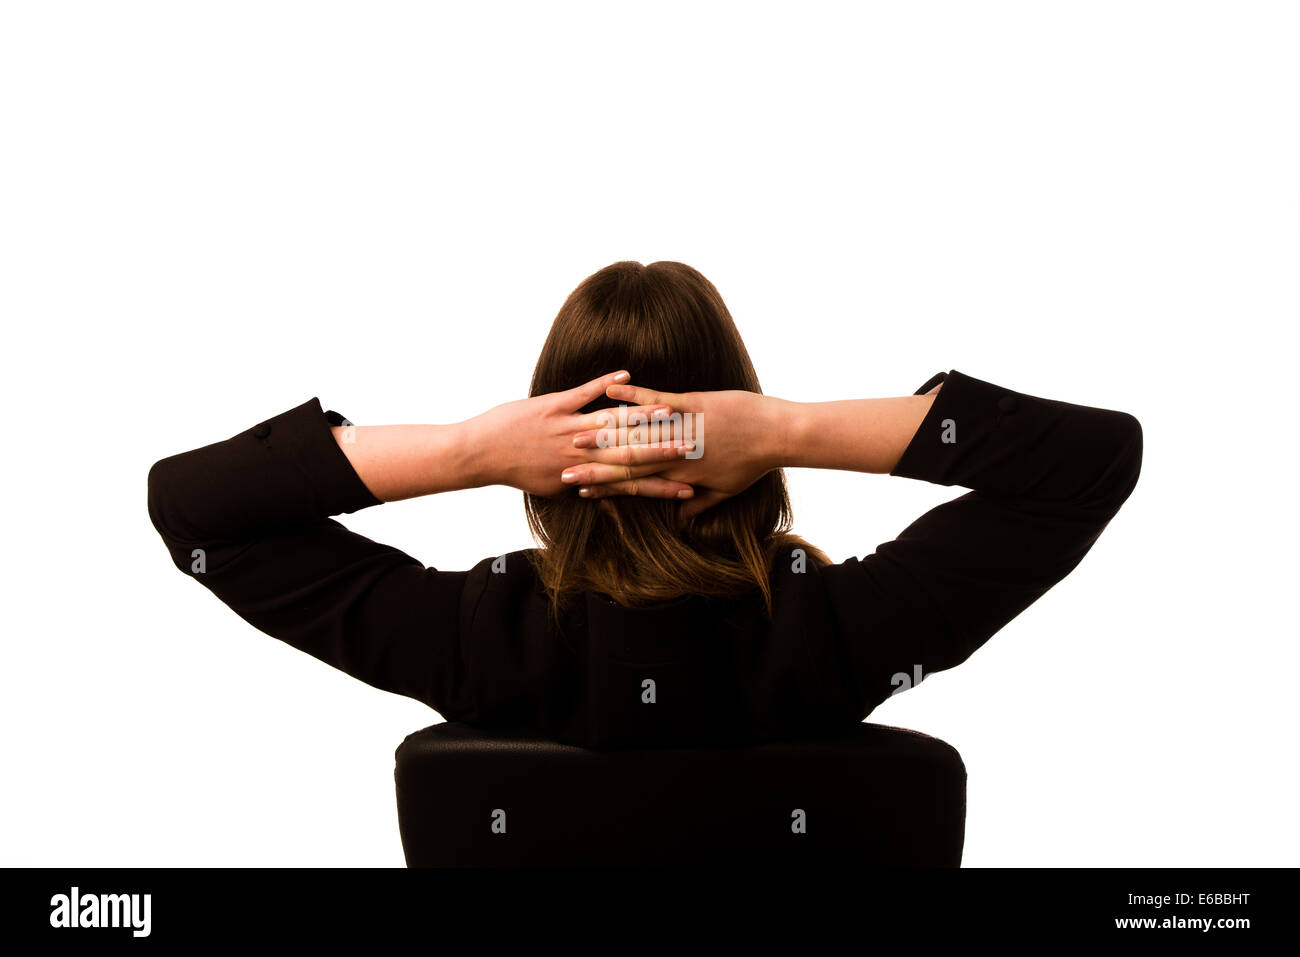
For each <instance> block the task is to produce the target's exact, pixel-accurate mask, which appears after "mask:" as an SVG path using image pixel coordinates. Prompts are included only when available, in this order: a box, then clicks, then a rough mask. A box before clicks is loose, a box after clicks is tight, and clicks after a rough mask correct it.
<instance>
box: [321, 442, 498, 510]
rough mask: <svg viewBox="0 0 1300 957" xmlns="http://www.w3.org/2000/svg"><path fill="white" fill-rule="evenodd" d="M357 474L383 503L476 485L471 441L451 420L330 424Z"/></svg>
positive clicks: (477, 478)
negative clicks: (401, 423)
mask: <svg viewBox="0 0 1300 957" xmlns="http://www.w3.org/2000/svg"><path fill="white" fill-rule="evenodd" d="M330 431H331V432H332V433H333V435H334V441H335V442H337V443H338V446H339V448H340V449H341V450H342V451H343V454H344V455H346V456H347V459H348V462H349V463H351V465H352V468H353V469H354V470H355V471H356V473H357V477H358V478H360V479H361V481H362V482H363V483H364V484H365V486H366V488H367V489H369V490H370V493H371V494H372V495H374V496H375V498H377V499H379V500H380V501H383V502H395V501H398V500H400V499H406V498H416V497H418V496H421V495H433V494H436V493H438V492H453V491H456V490H458V489H465V488H477V487H478V486H480V485H486V484H489V483H488V482H487V481H485V480H483V479H482V478H481V476H480V474H479V466H478V456H477V455H476V454H475V444H474V443H473V442H472V441H471V439H470V437H469V435H468V429H467V426H466V424H465V423H457V424H455V425H370V426H358V425H353V426H331V427H330Z"/></svg>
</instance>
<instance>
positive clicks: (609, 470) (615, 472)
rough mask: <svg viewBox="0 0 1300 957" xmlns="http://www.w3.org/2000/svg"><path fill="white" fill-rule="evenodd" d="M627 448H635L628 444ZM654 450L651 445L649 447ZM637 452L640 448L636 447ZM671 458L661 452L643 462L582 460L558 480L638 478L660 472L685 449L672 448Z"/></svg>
mask: <svg viewBox="0 0 1300 957" xmlns="http://www.w3.org/2000/svg"><path fill="white" fill-rule="evenodd" d="M627 448H628V449H633V448H636V447H634V446H628V447H627ZM650 448H651V449H652V450H654V451H658V450H657V449H654V447H653V446H651V447H650ZM636 451H637V452H641V451H642V449H639V448H637V449H636ZM671 451H672V452H673V453H674V454H673V456H672V458H665V457H664V456H663V455H662V454H659V455H657V456H656V457H654V458H653V459H652V460H651V461H649V462H646V463H644V464H637V465H634V464H632V463H630V462H623V463H614V462H584V463H583V464H582V465H573V466H570V467H569V468H567V469H565V470H564V473H563V474H562V475H561V476H560V481H562V482H564V483H565V484H566V485H599V484H602V483H604V482H622V481H626V480H627V479H635V478H640V477H641V476H643V475H654V474H655V473H656V472H662V471H663V470H664V468H665V467H666V466H667V464H668V463H671V462H673V461H676V460H678V459H680V458H682V456H683V455H684V454H685V452H686V450H685V449H673V450H671Z"/></svg>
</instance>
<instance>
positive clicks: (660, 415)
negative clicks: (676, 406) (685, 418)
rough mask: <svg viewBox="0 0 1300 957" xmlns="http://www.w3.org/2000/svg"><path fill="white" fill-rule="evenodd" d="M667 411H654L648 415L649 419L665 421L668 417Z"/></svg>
mask: <svg viewBox="0 0 1300 957" xmlns="http://www.w3.org/2000/svg"><path fill="white" fill-rule="evenodd" d="M669 411H670V410H668V409H655V410H653V411H652V412H651V413H650V418H651V419H666V418H668V415H669Z"/></svg>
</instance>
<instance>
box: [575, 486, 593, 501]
mask: <svg viewBox="0 0 1300 957" xmlns="http://www.w3.org/2000/svg"><path fill="white" fill-rule="evenodd" d="M578 494H579V495H581V496H582V497H583V498H587V497H588V496H589V495H591V489H589V488H585V487H584V488H580V489H578Z"/></svg>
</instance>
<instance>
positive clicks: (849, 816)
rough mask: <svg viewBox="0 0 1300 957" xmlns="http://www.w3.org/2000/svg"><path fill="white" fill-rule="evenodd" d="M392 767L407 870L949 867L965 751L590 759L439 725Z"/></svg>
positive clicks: (760, 749) (788, 749) (828, 748)
mask: <svg viewBox="0 0 1300 957" xmlns="http://www.w3.org/2000/svg"><path fill="white" fill-rule="evenodd" d="M396 759H397V766H396V769H395V771H394V777H395V779H396V783H397V814H398V824H399V827H400V829H401V836H402V847H403V849H404V851H405V852H406V863H407V865H408V866H410V867H534V866H537V867H574V866H613V867H636V866H666V867H678V866H682V865H686V864H702V863H703V864H708V863H713V864H786V865H788V864H802V865H825V864H838V865H845V864H847V865H851V866H856V867H869V866H875V867H891V866H893V867H958V866H960V864H961V853H962V845H963V842H964V840H965V828H966V767H965V765H964V764H963V762H962V759H961V755H959V754H958V753H957V751H956V750H955V749H954V748H953V747H952V746H951V745H949V744H946V743H945V742H943V741H940V740H939V739H937V738H932V737H930V736H929V735H925V734H921V733H919V732H916V731H907V730H904V729H902V728H893V727H889V726H887V725H879V724H859V725H856V726H854V727H853V728H851V729H849V730H847V731H846V732H845V733H843V734H839V735H835V736H833V737H823V738H817V739H815V740H804V741H796V742H787V743H780V744H765V745H760V746H756V747H747V748H736V749H713V748H709V749H703V748H701V749H671V750H655V751H651V750H644V751H589V750H586V749H583V748H576V747H571V746H568V745H563V744H556V743H555V742H553V741H548V740H546V739H544V738H540V737H537V736H535V735H531V734H509V733H502V732H497V731H483V730H480V729H476V728H472V727H469V726H468V725H463V724H459V723H443V724H436V725H433V726H432V727H429V728H425V729H424V730H423V731H417V732H415V733H414V734H411V735H408V736H407V738H406V740H404V741H403V742H402V744H401V746H400V747H398V749H397V753H396Z"/></svg>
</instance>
